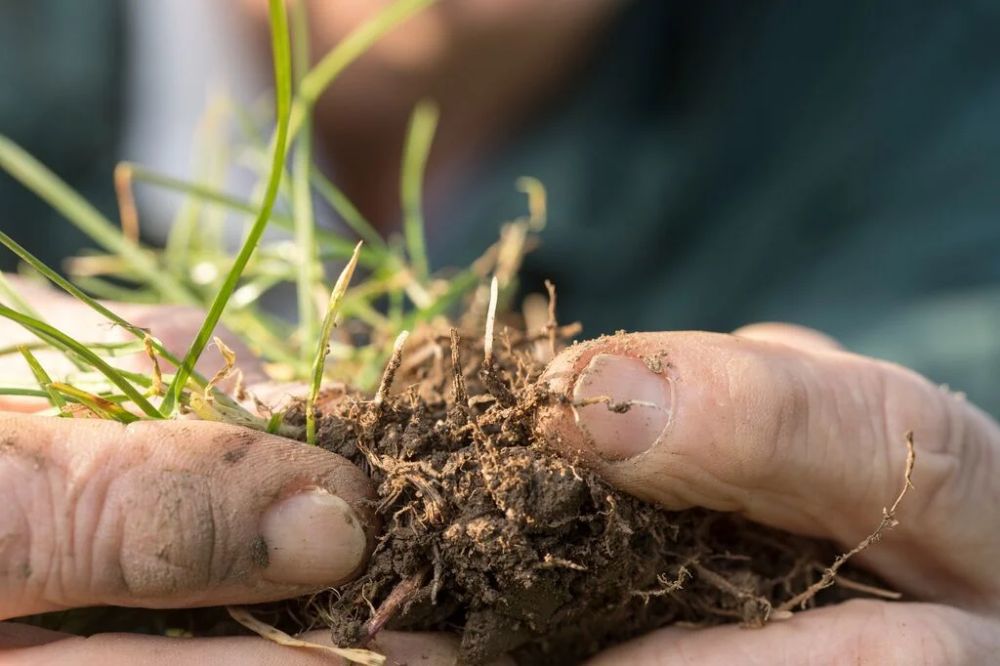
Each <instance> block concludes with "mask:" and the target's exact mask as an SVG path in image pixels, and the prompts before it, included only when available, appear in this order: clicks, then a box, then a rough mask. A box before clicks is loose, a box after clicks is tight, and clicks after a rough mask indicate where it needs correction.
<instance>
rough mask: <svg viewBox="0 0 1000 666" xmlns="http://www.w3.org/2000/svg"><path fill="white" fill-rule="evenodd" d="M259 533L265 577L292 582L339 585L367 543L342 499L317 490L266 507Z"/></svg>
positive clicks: (356, 565)
mask: <svg viewBox="0 0 1000 666" xmlns="http://www.w3.org/2000/svg"><path fill="white" fill-rule="evenodd" d="M260 534H261V537H262V538H263V540H264V543H265V544H266V546H267V566H266V568H265V569H264V572H263V575H264V577H265V578H267V579H268V580H270V581H273V582H276V583H287V584H291V585H332V584H334V583H338V582H340V581H342V580H344V579H345V578H347V577H348V576H350V575H351V574H352V573H354V572H355V571H357V569H358V568H359V567H360V566H361V563H362V561H363V560H364V557H365V550H366V547H367V539H366V537H365V531H364V529H363V528H362V527H361V521H360V520H359V519H358V517H357V515H356V514H355V513H354V511H353V510H352V509H351V507H350V506H349V505H348V504H347V502H345V501H344V500H342V499H341V498H339V497H337V496H336V495H333V494H331V493H328V492H327V491H325V490H322V489H318V488H317V489H312V490H307V491H305V492H302V493H299V494H298V495H293V496H291V497H289V498H286V499H283V500H281V501H279V502H278V503H276V504H274V505H273V506H271V507H270V508H269V509H268V510H267V511H266V512H265V513H264V517H263V519H262V520H261V526H260Z"/></svg>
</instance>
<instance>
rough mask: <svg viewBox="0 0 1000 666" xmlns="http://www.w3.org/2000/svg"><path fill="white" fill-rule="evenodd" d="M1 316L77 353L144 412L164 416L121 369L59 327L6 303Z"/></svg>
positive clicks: (1, 306) (0, 307) (60, 346)
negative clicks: (21, 311) (13, 308)
mask: <svg viewBox="0 0 1000 666" xmlns="http://www.w3.org/2000/svg"><path fill="white" fill-rule="evenodd" d="M0 317H4V318H6V319H10V320H11V321H14V322H17V323H18V324H20V325H21V326H23V327H24V328H26V329H27V330H29V331H31V332H32V333H34V334H35V335H37V336H38V337H40V338H42V339H48V340H51V341H52V343H53V344H54V345H56V346H58V347H59V348H61V349H64V350H67V351H70V352H72V353H74V354H76V355H77V356H79V357H80V358H82V359H83V360H84V361H86V362H87V364H88V365H90V366H91V367H93V368H94V369H95V370H97V371H98V372H100V373H101V374H102V375H104V376H105V377H107V379H108V380H109V381H110V382H111V383H112V384H114V385H115V386H117V387H118V388H120V389H121V391H122V393H124V394H125V395H127V396H128V397H129V399H130V400H131V401H132V402H133V403H135V405H136V407H138V408H139V409H140V410H142V412H143V413H144V414H146V415H147V416H149V417H150V418H154V419H161V418H163V415H162V414H160V412H159V411H157V409H156V408H155V407H153V405H151V404H150V402H149V401H148V400H146V398H145V397H144V396H143V395H142V394H141V393H139V391H137V390H136V388H135V387H134V386H132V384H131V383H130V382H129V381H128V380H127V379H126V378H125V376H124V375H123V374H122V372H121V371H119V370H118V369H117V368H113V367H112V366H110V365H108V364H107V362H105V361H104V359H102V358H101V357H100V356H98V355H97V354H95V353H94V352H93V351H92V350H90V349H88V348H87V347H85V346H84V345H83V344H81V343H79V342H77V341H76V340H74V339H73V338H71V337H70V336H68V335H66V334H65V333H63V332H62V331H60V330H59V329H57V328H54V327H52V326H49V325H48V324H46V323H45V322H43V321H40V320H38V319H35V318H34V317H31V316H29V315H26V314H23V313H20V312H18V311H17V310H12V309H11V308H9V307H7V306H6V305H0Z"/></svg>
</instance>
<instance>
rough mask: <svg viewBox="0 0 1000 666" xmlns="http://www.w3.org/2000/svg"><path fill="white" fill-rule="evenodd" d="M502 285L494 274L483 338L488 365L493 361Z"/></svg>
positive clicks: (485, 359)
mask: <svg viewBox="0 0 1000 666" xmlns="http://www.w3.org/2000/svg"><path fill="white" fill-rule="evenodd" d="M499 291H500V285H499V282H498V281H497V277H496V276H495V275H494V276H493V280H491V281H490V305H489V307H488V308H487V310H486V335H485V337H484V339H483V356H484V361H485V364H486V365H491V364H492V363H493V329H494V327H495V326H496V320H497V300H498V296H499Z"/></svg>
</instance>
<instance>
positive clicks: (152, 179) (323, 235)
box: [132, 164, 377, 267]
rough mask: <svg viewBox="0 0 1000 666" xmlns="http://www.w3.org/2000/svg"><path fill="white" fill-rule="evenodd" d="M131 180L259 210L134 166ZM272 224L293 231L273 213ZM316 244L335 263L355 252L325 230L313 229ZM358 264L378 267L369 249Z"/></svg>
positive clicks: (290, 221)
mask: <svg viewBox="0 0 1000 666" xmlns="http://www.w3.org/2000/svg"><path fill="white" fill-rule="evenodd" d="M132 178H133V179H134V180H135V181H136V182H142V183H146V184H148V185H154V186H156V187H161V188H163V189H166V190H171V191H173V192H179V193H182V194H187V195H189V196H191V197H194V198H197V199H200V200H203V201H206V202H208V203H211V204H214V205H217V206H221V207H224V208H228V209H230V210H233V211H236V212H238V213H246V214H248V215H254V214H256V213H257V212H259V210H260V209H259V208H258V207H255V206H254V205H253V204H251V203H249V202H247V201H244V200H243V199H240V198H238V197H235V196H232V195H230V194H226V193H225V192H220V191H218V190H216V189H214V188H211V187H209V186H207V185H202V184H199V183H192V182H190V181H186V180H183V179H181V178H174V177H173V176H168V175H166V174H162V173H158V172H156V171H153V170H151V169H147V168H146V167H143V166H139V165H135V164H133V165H132ZM321 194H322V193H321ZM271 222H272V223H273V224H274V225H275V226H276V227H280V228H282V229H287V230H289V231H294V230H295V221H294V219H293V218H292V217H290V216H288V215H284V214H282V213H278V212H274V211H272V214H271ZM316 241H317V242H318V243H319V244H320V245H322V246H324V249H325V250H326V251H327V252H329V255H328V256H331V257H333V258H336V259H347V258H349V257H350V256H351V252H352V251H353V249H354V243H352V242H351V241H349V240H347V239H346V238H342V237H341V236H339V235H338V234H335V233H333V232H332V231H330V230H328V229H316ZM360 261H361V264H362V265H364V266H369V267H371V266H375V265H377V259H376V257H375V255H374V254H373V253H372V252H371V251H369V250H368V248H365V251H363V252H362V253H361V258H360Z"/></svg>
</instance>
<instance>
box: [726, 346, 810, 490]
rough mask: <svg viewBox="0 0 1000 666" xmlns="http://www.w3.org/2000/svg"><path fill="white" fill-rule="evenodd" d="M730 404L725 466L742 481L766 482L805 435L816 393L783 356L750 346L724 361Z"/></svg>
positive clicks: (747, 483)
mask: <svg viewBox="0 0 1000 666" xmlns="http://www.w3.org/2000/svg"><path fill="white" fill-rule="evenodd" d="M724 381H725V393H724V395H727V396H728V401H729V404H730V407H731V409H730V412H729V413H730V418H731V421H730V424H729V432H728V435H727V437H726V438H725V439H726V440H727V441H726V448H727V452H726V453H727V457H728V460H727V465H728V467H729V469H730V470H731V471H730V473H731V475H732V476H733V477H734V478H735V479H738V481H739V483H740V485H742V486H745V487H756V486H761V485H765V484H767V483H768V482H769V481H770V480H771V479H773V478H774V477H775V475H778V474H780V473H781V472H782V469H781V468H782V466H783V465H785V464H787V462H788V461H789V460H794V458H791V457H789V456H788V455H787V450H788V449H789V448H790V447H792V446H794V445H795V444H796V443H798V442H799V441H801V440H802V439H803V438H804V437H805V432H804V429H805V427H806V425H807V424H808V420H809V415H810V403H811V402H812V395H811V391H810V387H809V386H808V384H807V383H806V382H805V381H803V378H802V377H801V376H800V375H799V374H798V373H796V372H794V371H793V369H791V368H789V367H788V364H787V363H784V362H783V359H781V358H775V357H773V356H772V355H770V354H763V353H759V352H757V351H756V350H747V351H745V352H744V353H739V354H735V355H733V356H732V357H731V358H730V359H728V360H727V362H726V364H725V373H724Z"/></svg>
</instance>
